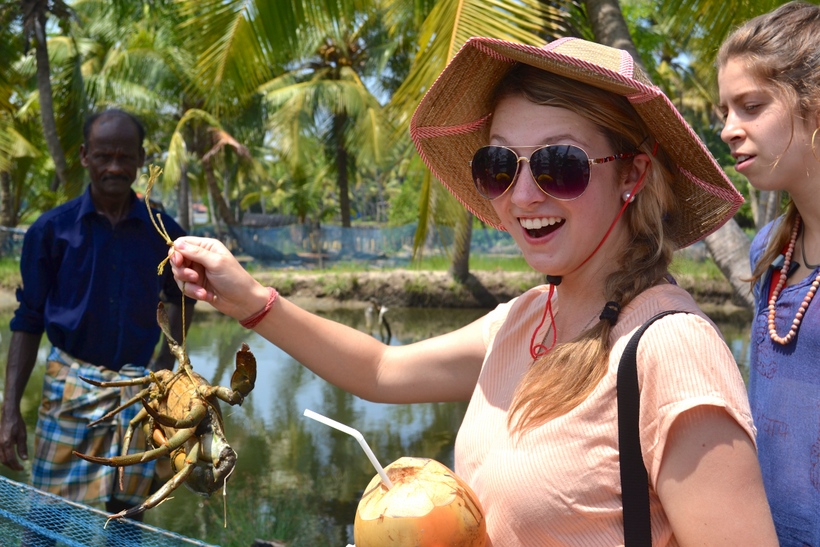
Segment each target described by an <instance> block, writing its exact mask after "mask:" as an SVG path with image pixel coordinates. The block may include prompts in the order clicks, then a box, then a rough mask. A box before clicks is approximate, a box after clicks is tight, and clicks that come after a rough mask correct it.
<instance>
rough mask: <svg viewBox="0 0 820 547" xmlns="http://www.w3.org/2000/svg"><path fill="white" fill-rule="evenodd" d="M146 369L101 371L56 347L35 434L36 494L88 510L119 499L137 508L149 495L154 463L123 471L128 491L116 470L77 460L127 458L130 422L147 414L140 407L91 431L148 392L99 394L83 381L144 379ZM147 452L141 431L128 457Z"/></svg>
mask: <svg viewBox="0 0 820 547" xmlns="http://www.w3.org/2000/svg"><path fill="white" fill-rule="evenodd" d="M146 374H147V371H146V369H145V368H144V367H138V366H134V365H125V366H124V367H123V368H122V369H120V370H119V371H113V370H109V369H107V368H103V367H98V366H95V365H91V364H89V363H85V362H83V361H79V360H77V359H74V358H72V357H71V356H70V355H68V354H67V353H65V352H63V351H61V350H59V349H57V348H54V347H52V349H51V353H50V354H49V356H48V362H47V364H46V373H45V377H44V379H43V399H42V402H41V405H40V412H39V416H38V419H37V429H36V431H35V441H34V444H35V448H34V461H33V463H32V469H31V475H32V477H31V478H32V484H33V486H34V487H35V488H39V489H41V490H45V491H47V492H51V493H52V494H56V495H58V496H62V497H64V498H68V499H70V500H73V501H78V502H81V503H85V504H88V505H99V504H102V503H105V502H106V501H108V500H109V499H111V497H112V495H113V497H116V498H117V499H118V500H121V501H123V502H126V503H130V504H133V505H138V504H139V503H141V502H142V501H143V500H144V499H145V498H146V497H147V496H148V494H149V490H150V488H151V482H152V479H153V476H154V462H148V463H142V464H137V465H129V466H126V467H124V477H123V487H124V488H123V490H120V488H119V480H118V477H117V472H118V471H117V469H118V468H116V467H109V466H107V465H100V464H96V463H91V462H87V461H85V460H83V459H81V458H78V457H77V456H75V455H74V454H72V453H71V452H72V450H76V451H78V452H81V453H83V454H89V455H91V456H98V457H104V458H111V457H113V456H119V455H121V452H122V447H121V444H122V438H123V436H124V434H125V429H126V428H127V427H128V422H129V421H130V420H131V419H132V418H133V417H134V416H136V414H137V412H138V411H139V410H141V409H142V405H141V404H139V402H137V403H136V404H132V405H130V406H129V407H127V408H125V409H123V410H122V411H120V412H119V413H117V414H116V415H115V416H114V417H112V418H110V419H109V420H106V421H105V422H102V423H100V424H97V425H96V426H94V427H88V424H89V422H93V421H94V420H96V419H98V418H100V417H102V416H103V415H104V414H106V413H107V412H109V411H111V410H113V409H115V408H117V406H119V405H120V404H122V403H124V402H125V401H127V400H128V399H130V398H131V397H133V396H134V395H135V394H136V393H137V392H139V390H141V389H143V388H144V387H145V386H130V387H123V388H119V387H115V388H99V387H96V386H93V385H91V384H89V383H86V382H84V381H83V380H81V379H80V376H82V377H84V378H89V379H91V380H97V381H100V382H111V381H117V380H127V379H131V378H138V377H142V376H145V375H146ZM145 448H146V442H145V435H144V433H143V431H142V428H141V427H140V428H138V429H137V431H136V432H135V433H134V436H133V439H132V442H131V447H130V449H129V454H133V453H135V452H143V451H144V450H145Z"/></svg>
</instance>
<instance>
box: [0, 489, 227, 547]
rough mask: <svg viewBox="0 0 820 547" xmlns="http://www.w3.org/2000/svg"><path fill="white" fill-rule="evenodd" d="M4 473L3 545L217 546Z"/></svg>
mask: <svg viewBox="0 0 820 547" xmlns="http://www.w3.org/2000/svg"><path fill="white" fill-rule="evenodd" d="M106 521H108V514H107V513H104V512H102V511H99V510H97V509H93V508H91V507H88V506H85V505H81V504H79V503H75V502H72V501H68V500H66V499H64V498H61V497H58V496H54V495H52V494H48V493H46V492H42V491H40V490H37V489H35V488H32V487H31V486H28V485H25V484H21V483H18V482H14V481H11V480H9V479H7V478H5V477H2V476H0V546H2V547H18V546H19V547H92V546H93V547H98V546H99V547H137V546H139V547H153V546H157V547H183V546H190V545H199V546H205V547H213V546H212V545H210V544H208V543H202V542H201V541H197V540H193V539H189V538H186V537H184V536H180V535H178V534H174V533H173V532H168V531H166V530H162V529H160V528H155V527H153V526H149V525H147V524H143V523H140V522H135V521H132V520H126V519H118V520H111V521H108V524H107V525H106Z"/></svg>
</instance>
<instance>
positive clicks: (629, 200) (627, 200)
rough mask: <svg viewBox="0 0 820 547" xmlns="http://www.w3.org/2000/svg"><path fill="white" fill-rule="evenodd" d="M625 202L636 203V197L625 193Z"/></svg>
mask: <svg viewBox="0 0 820 547" xmlns="http://www.w3.org/2000/svg"><path fill="white" fill-rule="evenodd" d="M623 200H624V201H625V202H629V203H632V202H633V201H635V196H633V195H632V193H631V192H624V195H623Z"/></svg>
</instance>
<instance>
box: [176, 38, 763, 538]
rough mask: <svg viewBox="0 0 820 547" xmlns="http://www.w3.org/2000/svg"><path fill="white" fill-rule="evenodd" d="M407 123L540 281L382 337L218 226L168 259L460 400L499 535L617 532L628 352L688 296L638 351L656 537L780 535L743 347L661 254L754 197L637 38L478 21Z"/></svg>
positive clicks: (305, 346) (265, 321) (291, 329)
mask: <svg viewBox="0 0 820 547" xmlns="http://www.w3.org/2000/svg"><path fill="white" fill-rule="evenodd" d="M411 134H412V136H413V138H414V140H415V142H416V145H417V147H418V149H419V152H420V154H421V155H422V157H423V158H424V160H425V161H426V162H427V164H428V165H429V166H430V168H431V169H432V170H433V172H434V173H435V174H436V176H437V177H438V178H439V179H440V180H441V181H442V182H443V183H444V184H445V185H446V186H447V187H448V188H449V189H450V190H451V191H452V192H453V194H454V195H455V196H456V197H457V198H458V199H459V200H461V202H462V203H464V205H465V206H466V207H467V208H468V209H470V211H472V212H473V213H475V214H476V215H477V216H478V217H479V218H481V219H482V220H483V221H484V222H487V223H488V224H491V225H493V226H496V227H499V228H501V229H505V230H507V231H509V232H510V234H512V236H513V238H514V239H515V241H516V242H517V243H518V245H519V246H520V247H521V250H522V252H523V254H524V256H525V257H526V259H527V261H528V262H529V264H531V265H532V267H533V268H535V269H537V270H538V271H540V272H543V273H544V274H546V275H548V279H549V280H550V281H551V282H550V283H549V284H548V285H544V286H538V287H534V288H533V289H531V290H529V291H527V292H526V293H525V294H523V295H521V296H520V297H519V298H517V299H515V300H513V301H512V302H509V303H506V304H502V305H500V306H499V307H498V308H496V309H495V310H493V311H492V312H490V313H489V314H488V315H486V316H485V317H484V318H482V319H479V320H477V321H475V322H474V323H472V324H470V325H467V326H465V327H463V328H461V329H459V330H456V331H454V332H451V333H449V334H445V335H443V336H438V337H435V338H432V339H429V340H425V341H422V342H418V343H415V344H411V345H408V346H400V347H396V346H390V347H388V346H385V345H384V344H382V343H380V342H379V341H377V340H376V339H374V338H372V337H370V336H367V335H366V334H364V333H361V332H358V331H356V330H353V329H350V328H348V327H345V326H342V325H339V324H337V323H334V322H331V321H328V320H326V319H323V318H320V317H317V316H315V315H312V314H310V313H308V312H306V311H303V310H301V309H300V308H298V307H296V306H295V305H294V304H292V303H291V302H289V301H288V300H286V299H284V298H277V297H276V292H275V291H274V290H273V289H269V288H265V287H262V286H261V285H260V284H259V283H257V282H256V281H255V280H254V279H253V278H252V277H251V276H250V275H249V274H247V273H246V272H245V271H244V270H243V269H242V267H241V266H240V265H239V263H238V262H237V261H236V260H235V259H234V258H233V257H232V256H231V255H230V253H228V252H227V251H226V249H225V248H224V247H223V246H222V245H221V244H219V243H218V242H216V241H214V240H206V239H198V238H181V239H179V240H177V241H176V244H175V249H174V250H173V251H171V254H172V264H173V270H174V275H175V276H176V277H177V279H178V280H179V281H180V282H184V283H185V292H186V293H187V294H188V295H190V296H193V297H195V298H199V299H205V300H207V301H209V302H211V303H212V304H213V305H214V306H215V307H216V308H217V309H218V310H220V311H222V312H223V313H226V314H228V315H230V316H232V317H234V318H237V319H243V324H245V325H247V326H251V327H252V328H254V329H255V330H256V332H258V333H259V334H261V335H262V336H264V337H265V338H267V339H268V340H270V341H271V342H273V343H274V344H276V345H277V346H279V347H281V348H282V349H284V350H285V351H287V352H288V353H290V354H291V355H292V356H293V357H294V358H296V359H297V360H298V361H299V362H301V363H303V364H304V365H305V366H307V367H308V368H310V369H311V370H312V371H314V372H315V373H316V374H318V375H320V376H322V377H323V378H325V379H326V380H327V381H329V382H332V383H333V384H335V385H337V386H339V387H341V388H343V389H346V390H348V391H350V392H352V393H354V394H356V395H358V396H360V397H362V398H365V399H368V400H373V401H381V402H391V403H411V402H425V401H457V400H470V406H469V408H468V410H467V414H466V416H465V418H464V422H463V424H462V427H461V428H460V430H459V434H458V438H457V441H456V449H455V452H456V453H455V467H456V469H455V471H456V473H458V474H459V475H460V476H462V477H463V478H464V479H465V480H467V482H468V483H469V484H470V485H471V486H472V488H473V489H474V490H475V492H476V493H477V495H478V497H479V498H480V500H481V503H482V506H483V509H484V512H485V515H486V519H487V529H488V536H489V537H488V542H487V544H488V545H492V546H495V547H500V546H524V545H529V546H531V545H583V546H607V547H611V546H613V545H622V544H623V543H624V524H623V505H622V499H621V482H620V476H619V442H618V422H617V406H616V405H617V396H616V380H615V378H616V373H617V369H618V362H619V359H620V357H621V354H622V352H623V350H624V346H625V345H626V343H627V341H628V339H629V338H630V336H631V334H632V333H634V332H635V331H636V329H638V328H639V327H640V326H641V325H642V324H643V323H644V322H645V321H646V320H647V319H649V318H651V317H653V316H654V315H655V314H657V313H658V312H661V311H664V310H680V311H684V312H687V313H679V314H674V315H670V316H667V317H664V318H662V319H660V320H658V321H657V322H656V323H654V324H653V325H652V326H651V327H650V328H649V329H648V330H647V331H646V332H645V334H644V337H643V338H642V339H641V343H640V350H639V352H638V377H639V382H640V405H641V406H640V418H639V420H640V432H641V433H640V440H641V445H642V447H643V450H642V455H643V463H644V464H645V466H646V470H647V472H648V476H649V485H650V488H649V498H650V499H649V504H650V506H651V531H652V539H653V540H654V541H653V543H654V544H655V545H721V546H726V545H775V544H776V539H775V535H774V527H773V525H772V522H771V516H770V514H769V510H768V506H767V503H766V499H765V493H764V491H763V486H762V482H761V478H760V470H759V466H758V463H757V459H756V454H755V441H754V429H753V425H752V419H751V416H750V414H749V408H748V401H747V398H746V391H745V387H744V385H743V381H742V378H741V377H740V374H739V372H738V368H737V365H736V363H735V361H734V358H733V357H732V354H731V352H730V351H729V350H728V348H727V347H726V345H725V343H724V342H723V340H722V338H721V336H720V335H719V334H718V332H717V330H716V328H715V326H714V325H713V324H712V323H711V322H710V321H709V320H708V319H707V318H706V317H705V316H704V315H703V314H702V313H701V312H700V311H699V310H698V308H697V306H696V304H695V303H694V301H693V300H692V298H691V297H690V296H689V295H688V294H687V293H686V292H685V291H684V290H682V289H680V288H679V287H677V286H676V285H674V284H673V283H671V282H670V281H669V277H668V274H667V266H668V265H669V262H670V260H671V257H672V254H673V251H674V250H675V249H676V248H680V247H683V246H685V245H688V244H690V243H692V242H694V241H696V240H698V239H700V238H702V237H704V236H705V235H707V234H708V233H710V232H711V231H713V230H715V229H717V228H718V227H719V226H720V225H721V224H722V223H723V222H725V221H726V219H728V218H729V217H731V215H732V214H733V213H734V212H735V211H736V210H737V208H738V207H739V205H740V203H741V201H742V198H740V196H739V195H738V194H737V192H736V191H735V190H734V188H733V187H732V186H731V184H730V183H729V182H728V180H727V179H726V178H725V176H724V175H723V172H722V171H721V170H720V168H719V167H718V166H717V165H716V163H715V162H714V160H713V158H712V157H711V156H710V155H709V153H708V152H707V151H706V149H705V147H704V146H703V144H702V143H701V142H700V141H699V140H698V139H697V137H696V136H695V135H694V133H693V132H692V131H691V129H690V128H689V127H688V126H687V125H686V123H685V122H684V121H683V120H682V118H681V117H680V115H679V114H678V113H677V112H676V111H675V109H674V107H673V106H672V105H671V103H670V102H669V100H668V99H667V98H666V97H665V96H664V95H663V94H662V93H661V92H660V91H659V90H658V89H657V88H655V87H653V86H651V85H649V84H648V80H647V79H646V78H645V76H644V75H643V74H642V73H641V72H640V70H639V68H638V67H636V66H635V65H634V64H633V62H632V58H631V57H629V55H628V54H627V53H626V52H623V51H620V50H616V49H612V48H608V47H605V46H601V45H598V44H593V43H589V42H585V41H582V40H573V39H564V40H559V41H556V42H553V43H551V44H548V45H547V46H546V47H544V48H533V47H529V46H524V45H521V44H515V43H511V42H505V41H499V40H492V39H486V38H473V39H471V40H470V41H468V42H467V44H466V45H465V46H464V48H463V49H462V50H461V51H460V52H459V53H458V55H457V56H456V57H455V58H454V59H453V61H452V62H451V63H450V64H449V65H448V67H447V69H445V71H444V72H443V73H442V74H441V76H440V77H439V78H438V80H437V81H436V83H435V84H434V85H433V87H432V88H431V89H430V90H429V92H428V93H427V95H426V96H425V98H424V100H423V101H422V102H421V104H420V105H419V108H418V110H417V111H416V113H415V115H414V117H413V121H412V123H411ZM559 283H560V286H558V285H559Z"/></svg>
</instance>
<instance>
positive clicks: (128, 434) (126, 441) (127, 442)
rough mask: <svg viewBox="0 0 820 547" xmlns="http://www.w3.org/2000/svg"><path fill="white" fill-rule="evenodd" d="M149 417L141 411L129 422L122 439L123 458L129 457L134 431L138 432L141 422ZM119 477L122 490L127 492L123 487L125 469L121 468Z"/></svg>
mask: <svg viewBox="0 0 820 547" xmlns="http://www.w3.org/2000/svg"><path fill="white" fill-rule="evenodd" d="M147 415H148V413H147V412H145V410H140V411H139V412H137V414H136V416H134V417H133V418H132V419H131V421H130V422H128V428H126V430H125V435H124V436H123V438H122V451H121V453H120V455H121V456H127V455H128V449H129V448H131V438H132V437H133V436H134V431H136V428H137V426H138V425H139V423H140V422H142V420H143V419H144V418H145V417H146V416H147ZM117 475H118V476H119V482H120V490H125V488H124V487H123V478H124V476H125V468H124V467H120V469H119V472H118V473H117Z"/></svg>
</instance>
